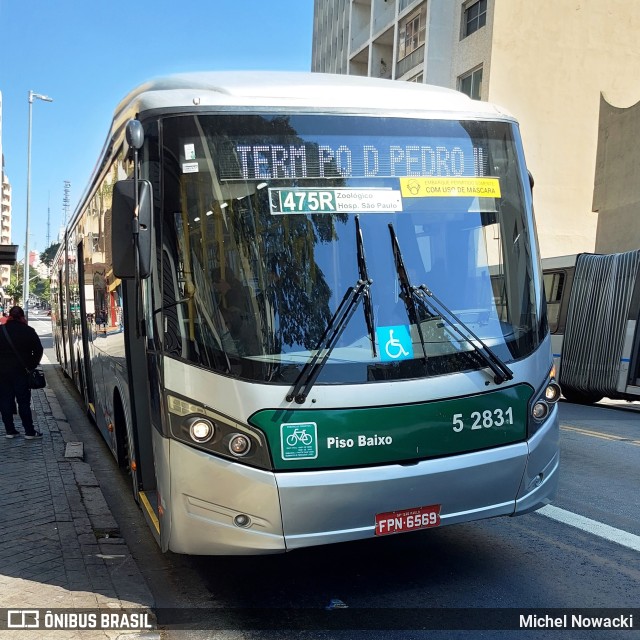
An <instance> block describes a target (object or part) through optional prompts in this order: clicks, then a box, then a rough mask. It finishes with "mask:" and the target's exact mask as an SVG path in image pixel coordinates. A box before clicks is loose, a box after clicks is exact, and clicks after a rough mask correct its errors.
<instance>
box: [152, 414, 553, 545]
mask: <svg viewBox="0 0 640 640" xmlns="http://www.w3.org/2000/svg"><path fill="white" fill-rule="evenodd" d="M557 441H558V418H557V411H555V412H554V413H553V414H552V415H551V416H550V418H549V419H548V420H547V422H546V423H545V424H544V425H543V427H542V428H541V429H540V430H539V431H538V433H537V434H536V436H535V437H534V438H532V439H531V441H530V442H529V443H517V444H514V445H509V446H506V447H499V448H495V449H489V450H486V451H476V452H473V453H467V454H462V455H456V456H449V457H446V458H439V459H435V460H425V461H423V462H419V463H417V464H413V465H400V464H391V465H381V466H376V467H368V468H357V469H340V470H327V471H306V472H295V473H277V474H274V473H272V472H269V471H262V470H259V469H253V468H250V467H245V466H243V465H239V464H236V463H233V462H229V461H225V460H221V459H219V458H216V457H214V456H211V455H209V454H206V453H203V452H201V451H197V450H195V449H192V448H191V447H188V446H186V445H183V444H180V443H178V442H176V441H170V447H171V460H172V477H171V505H170V514H171V540H170V543H169V549H170V550H172V551H175V552H177V553H189V554H232V555H236V554H238V555H240V554H246V555H253V554H265V553H278V552H284V551H287V550H292V549H298V548H304V547H309V546H315V545H321V544H329V543H335V542H346V541H350V540H360V539H364V538H371V537H374V536H375V515H376V514H377V513H385V512H387V511H394V510H398V509H406V508H411V507H419V506H427V505H431V504H440V505H442V511H441V523H442V524H443V525H447V524H455V523H461V522H469V521H472V520H477V519H481V518H488V517H495V516H506V515H518V514H520V513H526V512H528V511H531V510H533V509H536V508H539V507H542V506H544V505H545V504H548V503H549V502H550V500H551V498H552V497H553V495H554V494H555V491H556V487H557V480H558V454H557V449H556V448H555V447H556V446H557ZM539 474H543V475H544V480H543V481H542V483H541V484H539V485H536V486H529V485H531V482H529V479H530V478H535V477H536V476H538V475H539ZM523 487H524V488H523ZM237 515H248V516H249V517H250V518H251V522H252V524H251V526H249V527H247V528H243V527H238V526H236V525H234V523H233V519H234V517H235V516H237ZM164 517H165V518H166V517H167V514H165V516H164Z"/></svg>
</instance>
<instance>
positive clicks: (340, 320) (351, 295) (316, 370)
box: [286, 280, 371, 404]
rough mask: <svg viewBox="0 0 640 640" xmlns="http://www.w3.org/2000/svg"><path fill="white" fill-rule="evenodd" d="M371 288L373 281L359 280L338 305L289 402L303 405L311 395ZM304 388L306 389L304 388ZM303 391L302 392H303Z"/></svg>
mask: <svg viewBox="0 0 640 640" xmlns="http://www.w3.org/2000/svg"><path fill="white" fill-rule="evenodd" d="M370 286H371V281H370V280H369V281H367V282H366V281H364V280H358V282H357V283H356V285H355V287H349V289H347V292H346V293H345V295H344V297H343V298H342V302H341V303H340V304H339V305H338V308H337V309H336V312H335V313H334V314H333V317H332V318H331V320H329V324H328V325H327V328H326V329H325V330H324V333H323V334H322V338H320V342H319V343H318V346H317V347H316V352H315V353H314V354H313V357H312V358H311V359H310V360H308V361H307V362H306V363H305V365H304V367H302V371H300V373H299V374H298V377H297V378H296V381H295V383H294V385H293V387H292V389H291V391H290V392H289V393H288V394H287V398H286V400H287V402H291V401H292V400H295V401H296V402H297V403H298V404H302V403H303V402H304V401H305V400H306V399H307V396H308V395H309V391H310V390H311V387H312V386H313V385H314V383H315V381H316V380H317V379H318V376H319V375H320V372H321V371H322V368H323V367H324V365H325V363H326V362H327V360H328V358H329V356H330V355H331V352H332V351H333V349H334V347H335V346H336V344H337V342H338V340H339V339H340V336H341V335H342V332H343V331H344V330H345V328H346V326H347V324H349V320H351V316H353V314H354V312H355V310H356V309H357V308H358V303H359V302H360V300H362V298H363V297H364V296H365V295H366V293H367V292H368V290H369V287H370ZM303 387H304V388H303ZM301 389H302V391H301Z"/></svg>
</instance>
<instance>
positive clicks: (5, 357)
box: [0, 320, 43, 374]
mask: <svg viewBox="0 0 640 640" xmlns="http://www.w3.org/2000/svg"><path fill="white" fill-rule="evenodd" d="M3 326H4V327H6V328H7V331H8V332H9V335H10V336H11V341H12V342H13V346H14V347H15V349H16V351H17V352H18V353H19V354H20V357H21V358H22V361H23V362H24V366H23V365H22V364H21V363H20V361H19V360H18V358H17V357H16V354H15V353H14V351H13V349H12V348H11V347H10V346H9V343H8V342H7V339H6V337H5V335H4V329H2V327H0V373H4V374H6V373H13V372H16V373H17V372H23V371H24V367H25V366H26V367H27V368H28V369H35V367H37V366H38V364H40V359H41V358H42V352H43V348H42V343H41V342H40V338H39V337H38V334H37V333H36V332H35V329H33V328H32V327H30V326H29V325H27V324H23V323H22V322H18V321H17V320H12V321H10V322H7V323H6V324H5V325H3Z"/></svg>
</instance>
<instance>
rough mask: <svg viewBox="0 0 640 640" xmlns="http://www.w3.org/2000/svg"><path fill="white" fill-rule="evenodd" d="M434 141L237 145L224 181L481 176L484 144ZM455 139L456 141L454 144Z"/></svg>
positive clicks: (228, 153) (228, 156)
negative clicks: (473, 144)
mask: <svg viewBox="0 0 640 640" xmlns="http://www.w3.org/2000/svg"><path fill="white" fill-rule="evenodd" d="M467 142H468V144H467V145H464V148H463V146H461V144H462V142H461V141H459V140H456V141H455V142H452V141H451V140H442V141H441V140H437V141H434V143H433V144H388V145H382V144H377V145H373V144H362V143H350V144H337V145H328V144H317V143H310V142H307V143H301V144H289V145H286V144H265V143H261V144H238V143H236V144H235V145H234V146H232V147H230V148H227V150H225V151H224V152H223V153H222V154H221V160H222V161H221V167H220V178H221V179H222V180H277V179H297V178H385V177H408V178H420V177H428V176H436V177H462V176H471V177H474V176H475V177H482V176H484V175H486V174H485V167H486V164H487V157H486V156H487V154H486V151H485V149H484V148H483V147H477V146H472V145H471V144H470V141H467ZM456 143H457V144H456Z"/></svg>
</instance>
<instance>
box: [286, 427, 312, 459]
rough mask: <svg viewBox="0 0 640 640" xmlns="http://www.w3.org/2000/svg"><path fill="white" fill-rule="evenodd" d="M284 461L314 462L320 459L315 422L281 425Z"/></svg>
mask: <svg viewBox="0 0 640 640" xmlns="http://www.w3.org/2000/svg"><path fill="white" fill-rule="evenodd" d="M280 446H281V449H282V459H283V460H313V459H315V458H317V457H318V427H317V425H316V423H315V422H285V423H283V424H281V425H280Z"/></svg>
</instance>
